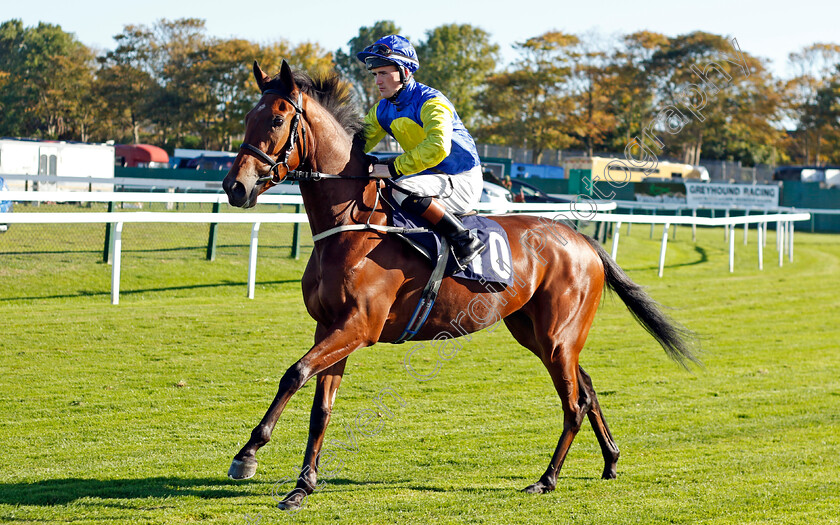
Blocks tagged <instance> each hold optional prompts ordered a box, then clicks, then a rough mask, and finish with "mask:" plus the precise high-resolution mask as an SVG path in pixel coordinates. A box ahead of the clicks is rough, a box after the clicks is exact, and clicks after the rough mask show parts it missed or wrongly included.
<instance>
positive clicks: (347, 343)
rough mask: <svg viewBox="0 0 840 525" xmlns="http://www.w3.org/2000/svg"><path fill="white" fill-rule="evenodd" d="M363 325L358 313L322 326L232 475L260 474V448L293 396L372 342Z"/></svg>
mask: <svg viewBox="0 0 840 525" xmlns="http://www.w3.org/2000/svg"><path fill="white" fill-rule="evenodd" d="M362 327H363V323H360V321H359V319H358V316H348V317H347V318H345V319H344V320H342V321H341V322H338V323H335V324H334V325H333V326H331V327H330V328H328V329H324V328H323V327H322V325H320V324H319V325H318V329H317V330H316V332H315V340H316V343H315V345H314V346H313V347H312V348H311V349H310V350H309V351H308V352H307V353H306V355H304V356H303V357H302V358H300V360H299V361H298V362H297V363H295V364H294V365H292V366H291V367H290V368H289V369H288V370H286V373H285V374H283V378H282V379H281V380H280V386H279V388H278V390H277V395H276V396H275V397H274V401H272V402H271V406H269V407H268V411H267V412H266V413H265V415H264V416H263V418H262V420H261V421H260V423H259V425H257V426H256V427H255V428H254V430H252V431H251V438H250V439H249V440H248V442H247V443H246V444H245V446H244V447H242V450H240V451H239V453H238V454H236V456H234V457H233V463H231V465H230V469H229V470H228V476H229V477H231V478H233V479H248V478H251V477H253V476H254V474H256V473H257V458H256V454H257V450H259V449H260V448H261V447H263V446H264V445H265V444H266V443H268V442H269V440H270V439H271V432H272V431H273V430H274V426H275V425H276V424H277V420H278V419H279V418H280V414H282V413H283V409H284V408H285V407H286V404H287V403H288V402H289V399H291V398H292V396H293V395H294V394H295V392H297V391H298V390H300V388H301V387H303V385H304V384H306V382H307V381H308V380H309V379H310V378H311V377H312V376H314V375H315V374H318V373H320V372H322V371H324V370H326V369H328V368H330V367H331V366H333V365H335V364H336V363H338V362H339V361H342V360H343V359H345V358H346V357H347V356H348V355H350V354H351V353H352V352H353V351H355V350H357V349H359V348H362V347H364V346H368V345H370V344H372V341H370V340H369V338H367V337H364V334H366V333H367V331H366V330H363V329H361V328H362Z"/></svg>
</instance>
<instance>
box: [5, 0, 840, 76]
mask: <svg viewBox="0 0 840 525" xmlns="http://www.w3.org/2000/svg"><path fill="white" fill-rule="evenodd" d="M4 4H5V5H4V6H3V8H2V9H0V22H2V21H6V20H10V19H13V18H19V19H21V20H23V23H24V25H25V26H33V25H37V24H38V22H49V23H52V24H58V25H60V26H61V27H62V29H64V30H65V31H67V32H71V33H74V34H75V35H76V38H78V39H79V40H80V41H81V42H83V43H84V44H86V45H87V46H89V47H92V48H94V49H102V50H105V49H113V48H114V47H115V44H114V41H113V38H112V37H113V36H114V35H116V34H118V33H120V32H121V31H122V29H123V27H124V26H125V25H128V24H143V25H152V24H153V23H154V22H155V21H156V20H159V19H161V18H168V19H170V20H172V19H177V18H185V17H192V18H201V19H204V20H205V21H206V27H207V32H208V34H209V35H211V36H216V37H219V38H233V37H236V38H244V39H247V40H250V41H253V42H259V43H263V44H265V43H269V42H274V41H276V40H279V39H285V40H288V41H289V42H291V43H292V44H297V43H301V42H306V41H308V42H317V43H318V44H320V45H321V46H322V47H323V48H325V49H327V50H330V51H335V50H336V49H339V48H342V47H345V46H346V44H347V41H348V40H350V39H351V38H352V37H354V36H356V35H357V34H358V30H359V28H360V27H362V26H370V25H372V24H373V23H375V22H376V21H379V20H393V21H394V22H395V23H396V24H397V26H399V27H401V28H402V34H403V35H405V36H407V37H409V39H412V40H422V39H425V37H426V32H427V31H429V30H431V29H433V28H435V27H438V26H440V25H443V24H450V23H458V24H471V25H473V26H477V27H480V28H482V29H484V30H485V31H487V32H488V33H490V35H491V40H492V41H493V42H495V43H496V44H498V45H499V46H500V48H501V51H502V57H503V59H504V60H505V62H509V61H511V60H512V59H513V58H515V57H516V54H515V52H514V51H513V49H512V47H511V46H512V45H513V44H514V43H516V42H522V41H524V40H526V39H528V38H530V37H534V36H538V35H540V34H542V33H545V32H546V31H551V30H557V31H563V32H566V33H575V34H584V33H593V34H595V35H600V36H601V37H603V38H611V37H615V36H618V35H622V34H628V33H633V32H636V31H640V30H649V31H655V32H658V33H664V34H666V35H669V36H676V35H678V34H684V33H689V32H691V31H695V30H702V31H706V32H710V33H715V34H719V35H724V36H728V37H730V38H733V37H734V38H736V39H737V40H738V44H739V45H740V47H741V49H742V50H743V51H745V52H747V53H749V54H751V55H754V56H759V57H763V58H767V59H770V60H771V65H770V67H771V70H772V71H773V72H774V73H775V74H776V75H777V76H779V77H787V76H790V73H791V72H790V71H789V69H788V67H787V56H788V54H789V53H791V52H794V51H799V50H801V49H802V48H803V47H805V46H808V45H810V44H813V43H817V42H831V43H840V31H838V29H837V24H838V20H840V2H837V1H836V0H822V1H815V0H798V1H790V0H786V1H780V0H764V1H762V2H739V1H737V0H725V1H724V0H695V1H691V2H688V1H681V0H671V1H668V2H661V1H650V0H635V1H627V0H625V1H617V0H603V1H599V0H575V1H573V2H568V1H559V0H557V1H549V0H516V1H511V0H505V1H498V0H486V1H474V0H465V1H460V2H455V1H453V0H447V1H442V0H421V1H417V2H405V1H401V2H352V1H339V0H314V1H313V0H296V1H289V0H282V1H277V0H275V1H273V2H272V1H262V2H247V1H238V2H237V1H233V2H232V1H230V0H224V1H222V0H202V1H177V2H176V1H174V0H168V1H164V0H145V1H143V2H124V3H120V2H92V1H89V0H63V1H56V0H38V1H33V0H29V1H17V2H12V1H11V0H6V1H4ZM389 4H390V5H389Z"/></svg>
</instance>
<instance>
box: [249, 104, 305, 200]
mask: <svg viewBox="0 0 840 525" xmlns="http://www.w3.org/2000/svg"><path fill="white" fill-rule="evenodd" d="M267 93H268V94H272V95H278V96H280V97H282V98H283V99H284V100H285V101H286V102H288V103H289V104H291V106H292V107H293V108H295V116H294V118H292V124H291V130H290V131H289V141H288V145H287V146H286V153H285V154H283V153H282V152H281V154H280V155H278V156H277V159H278V160H274V159H272V158H271V157H269V156H268V155H267V154H266V153H265V152H263V151H262V150H261V149H259V148H257V147H256V146H252V145H251V144H248V143H247V142H245V143H243V144H242V146H240V147H239V150H240V151H242V150H245V151H246V152H247V153H251V154H252V155H254V156H255V157H257V158H258V159H260V160H261V161H263V162H264V163H266V164H268V165H269V166H270V167H269V169H268V174H267V175H264V176H262V177H260V178H258V179H257V184H260V183H266V182H271V183H273V184H280V175H279V174H278V173H277V167H278V166H283V167H284V168H286V172H287V173H289V172H291V171H292V170H291V168H289V159H290V158H291V156H292V152H293V151H294V150H295V145H296V144H297V135H298V127H300V136H301V139H302V140H301V147H300V149H301V152H300V154H299V155H298V159H299V160H300V163H303V161H304V159H305V158H306V128H305V127H303V126H300V120H301V117H302V116H303V115H305V114H306V112H305V111H304V110H303V95H302V94H301V92H300V91H298V96H297V101H295V100H293V99H292V97H290V96H289V95H288V94H286V93H283V92H282V91H279V90H276V89H266V90H265V91H263V95H265V94H267ZM281 158H282V159H283V160H280V159H281Z"/></svg>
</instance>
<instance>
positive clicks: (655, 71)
mask: <svg viewBox="0 0 840 525" xmlns="http://www.w3.org/2000/svg"><path fill="white" fill-rule="evenodd" d="M400 32H401V31H400V27H399V26H397V25H396V24H394V23H393V22H390V21H380V22H376V23H375V24H373V25H372V26H369V27H362V28H360V29H359V30H358V33H357V34H356V35H355V36H352V37H351V38H350V39H349V40H348V43H347V45H346V46H345V47H343V48H341V49H338V50H335V51H330V50H327V49H324V48H322V47H321V46H319V45H318V44H316V43H308V42H307V43H300V44H293V43H290V42H288V41H285V40H278V41H276V42H274V43H269V44H258V43H254V42H250V41H248V40H243V39H219V38H214V37H211V36H209V35H208V34H207V32H206V28H205V24H204V21H203V20H201V19H196V18H186V19H178V20H167V19H161V20H159V21H157V22H155V23H154V24H153V25H151V26H144V25H128V26H125V27H124V28H123V30H122V32H121V33H119V34H118V35H116V36H115V37H114V41H115V44H116V45H115V47H114V48H113V49H109V50H104V51H97V50H93V49H90V48H89V47H87V46H85V45H84V44H82V43H81V42H79V41H78V40H77V39H76V38H75V36H74V35H73V34H71V33H67V32H65V31H63V30H62V29H61V27H60V26H57V25H52V24H45V23H40V24H38V25H37V26H34V27H24V26H23V24H22V22H21V21H20V20H16V19H15V20H9V21H7V22H4V23H2V25H0V136H13V137H31V138H43V139H60V140H78V141H83V142H104V141H107V140H114V141H116V142H118V143H140V142H143V143H151V144H156V145H159V146H162V147H164V148H165V149H167V150H169V151H172V149H173V148H175V147H192V148H203V149H220V150H228V151H232V150H235V149H236V148H237V147H238V145H239V141H241V140H242V135H243V132H244V117H245V114H246V113H247V112H248V111H249V110H250V108H251V107H253V105H254V103H255V102H256V100H257V99H258V97H259V94H258V92H257V90H256V87H255V85H254V82H253V79H252V77H251V64H252V62H253V61H254V60H259V62H260V64H261V65H262V67H263V69H264V70H266V71H279V67H280V63H281V61H282V60H283V59H286V60H287V61H289V63H290V64H291V65H292V66H293V67H295V68H302V69H304V70H306V71H307V72H309V73H310V74H312V75H323V74H328V73H330V72H332V71H335V72H337V73H338V74H340V75H341V76H342V77H343V78H344V79H345V80H346V81H347V82H348V83H349V84H350V86H351V87H352V89H353V93H354V94H355V98H356V101H357V102H358V104H359V111H363V110H365V109H367V108H368V107H370V106H371V105H373V104H374V103H375V102H376V100H377V99H378V91H377V90H376V87H375V85H374V84H373V82H372V80H371V78H370V75H369V74H368V73H367V72H366V71H365V70H364V68H363V67H362V64H361V63H359V62H358V60H356V58H355V55H356V53H357V52H358V51H360V50H361V49H362V48H363V47H364V46H366V45H368V44H369V43H371V42H373V41H375V40H376V39H378V38H379V37H381V36H383V35H386V34H391V33H400ZM413 43H414V44H415V47H416V48H417V52H418V55H419V57H420V62H421V68H420V70H419V71H418V72H417V75H416V76H417V79H418V80H419V81H421V82H424V83H426V84H428V85H430V86H433V87H435V88H438V89H440V90H441V91H442V92H444V93H445V94H446V95H447V96H448V97H449V98H450V99H451V100H452V102H453V103H454V105H455V107H456V108H457V109H458V112H459V114H460V115H461V117H462V119H463V120H464V121H465V123H466V124H467V126H468V128H469V129H470V130H471V132H472V133H473V134H474V135H475V136H476V138H477V139H478V140H479V141H480V142H485V143H490V144H499V145H505V146H514V147H526V148H529V149H531V150H532V151H533V154H534V158H533V161H534V162H539V161H540V156H541V154H542V152H544V151H546V150H549V149H573V150H580V151H583V152H585V153H588V154H590V155H591V154H597V153H599V152H617V153H621V152H623V151H625V149H626V148H628V147H629V145H632V144H634V143H635V144H636V146H639V145H640V144H642V143H643V142H644V141H645V140H646V139H647V142H646V144H647V147H649V148H656V150H655V152H656V154H657V155H658V156H660V157H669V158H673V159H675V160H679V161H682V162H687V163H694V164H696V163H698V162H699V159H700V158H701V155H702V157H703V158H704V159H712V160H736V161H741V162H742V163H743V164H744V165H755V164H758V163H765V164H784V163H802V164H818V165H825V164H831V163H840V147H838V146H840V126H838V119H840V45H835V44H813V45H811V46H808V47H806V48H805V49H802V50H801V51H799V52H796V53H792V54H791V55H790V58H789V61H790V65H791V66H792V68H793V70H794V74H793V76H792V77H791V78H776V77H775V76H774V75H773V74H772V72H771V71H770V70H769V69H768V63H767V61H766V60H765V59H762V58H761V57H758V56H754V55H751V54H749V53H748V52H746V51H742V50H740V49H737V43H734V45H733V41H732V40H730V39H727V38H726V37H724V36H721V35H716V34H712V33H705V32H701V31H695V32H693V33H689V34H684V35H677V36H674V37H671V36H667V35H662V34H659V33H653V32H648V31H640V32H636V33H633V34H629V35H623V36H621V37H619V38H610V39H606V38H603V37H600V36H599V35H595V34H583V35H575V34H567V33H562V32H557V31H551V32H547V33H544V34H541V35H538V36H534V37H532V38H529V39H527V40H526V41H524V42H519V43H517V44H515V45H514V51H515V54H516V58H515V59H514V60H513V62H512V63H510V64H507V65H504V64H502V63H501V54H500V50H499V46H498V45H497V44H495V43H493V42H492V37H491V35H490V34H489V33H487V32H486V31H484V30H482V29H480V28H478V27H474V26H471V25H467V24H448V25H442V26H439V27H436V28H434V29H431V30H429V31H427V32H426V34H425V38H424V39H422V40H415V41H414V42H413ZM736 49H737V53H736ZM709 75H711V78H709ZM634 141H635V142H634Z"/></svg>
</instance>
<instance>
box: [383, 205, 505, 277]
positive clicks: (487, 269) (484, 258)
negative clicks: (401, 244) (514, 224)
mask: <svg viewBox="0 0 840 525" xmlns="http://www.w3.org/2000/svg"><path fill="white" fill-rule="evenodd" d="M393 210H394V211H393V223H394V226H396V227H399V228H428V229H429V231H428V232H419V233H403V234H400V236H401V237H403V239H404V240H406V241H407V242H408V243H409V244H411V245H412V246H413V247H414V248H416V249H417V250H418V251H419V252H421V253H422V254H423V255H424V256H426V257H427V258H429V259H430V260H431V261H436V260H437V257H438V254H439V253H440V234H438V233H437V232H435V231H433V230H432V229H431V225H430V224H429V222H428V221H426V220H425V219H423V218H422V217H418V216H416V215H413V214H409V213H407V212H406V211H405V210H403V209H402V208H400V207H399V206H398V205H396V204H395V203H394V204H393ZM461 220H462V221H463V223H464V227H465V228H467V229H469V230H471V231H472V232H473V233H475V234H476V235H477V236H478V238H479V239H480V240H481V241H482V242H483V243H484V244H485V246H487V248H486V249H485V250H484V251H483V252H482V253H481V255H479V256H478V257H476V258H475V259H473V260H472V261H471V262H470V264H469V265H468V266H467V267H466V268H465V269H464V270H459V271H457V272H456V271H455V270H457V269H458V268H457V266H456V265H455V258H454V257H450V258H449V262H448V264H447V266H446V272H445V273H444V275H446V276H449V275H452V276H454V277H462V278H464V279H470V280H474V281H481V282H485V281H489V282H493V283H500V284H504V285H507V286H510V285H511V284H513V274H512V270H513V263H512V262H511V255H510V243H509V242H508V236H507V232H505V230H504V228H502V227H501V226H500V225H499V223H498V222H496V221H494V220H491V219H488V218H487V217H484V216H481V215H467V216H464V217H461ZM453 272H454V273H453Z"/></svg>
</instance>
